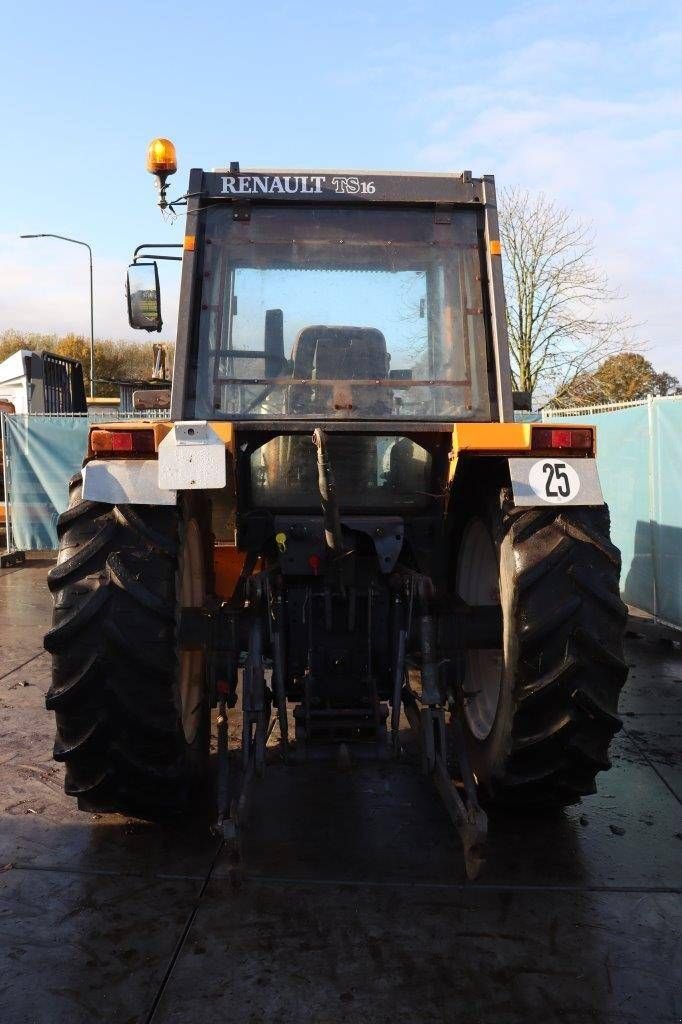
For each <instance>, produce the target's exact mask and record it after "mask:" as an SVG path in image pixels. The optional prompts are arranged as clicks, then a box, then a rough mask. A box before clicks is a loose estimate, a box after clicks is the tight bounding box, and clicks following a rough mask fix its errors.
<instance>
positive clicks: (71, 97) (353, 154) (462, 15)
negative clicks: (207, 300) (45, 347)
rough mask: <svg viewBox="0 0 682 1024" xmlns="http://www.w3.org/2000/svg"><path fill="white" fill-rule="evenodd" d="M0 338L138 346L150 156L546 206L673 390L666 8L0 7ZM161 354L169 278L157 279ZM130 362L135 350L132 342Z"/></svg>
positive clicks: (678, 122)
mask: <svg viewBox="0 0 682 1024" xmlns="http://www.w3.org/2000/svg"><path fill="white" fill-rule="evenodd" d="M0 16H1V19H2V21H1V23H2V43H3V45H2V51H3V57H2V61H1V62H0V100H1V101H2V103H1V107H0V109H1V110H2V130H1V131H0V154H1V159H0V208H1V211H2V212H1V215H0V331H1V330H3V329H5V328H10V327H15V328H19V329H25V330H37V331H41V332H53V331H54V332H58V333H63V332H66V331H75V332H77V333H87V330H88V326H89V299H88V284H87V253H86V252H85V250H82V249H81V248H80V247H78V246H72V245H68V244H65V243H62V242H57V241H54V240H49V239H45V240H33V241H20V240H19V238H18V236H19V234H22V233H28V232H55V233H58V234H64V235H70V236H72V237H75V238H81V239H84V240H86V241H88V242H89V243H90V244H91V245H92V248H93V251H94V262H95V333H96V335H97V336H100V337H115V338H136V339H138V340H139V339H140V334H139V332H133V331H131V330H130V328H129V327H128V324H127V319H126V313H125V300H124V276H125V269H126V266H127V264H128V262H129V260H130V257H131V254H132V251H133V249H134V247H135V246H136V245H137V244H139V243H140V242H155V243H159V242H176V241H180V240H181V239H182V235H183V221H182V218H181V217H179V218H178V219H177V221H176V222H175V223H170V222H168V221H166V220H164V219H163V218H162V217H161V214H160V212H159V210H158V209H157V207H156V205H155V202H156V196H155V192H154V188H153V180H152V178H151V176H150V175H148V174H147V173H146V171H145V166H144V162H145V153H146V148H147V145H148V143H149V141H150V139H152V138H153V137H155V136H158V135H162V136H167V137H169V138H171V139H173V141H174V142H175V143H176V146H177V150H178V157H179V171H178V174H177V175H176V176H175V179H172V183H171V192H175V193H176V194H179V193H181V192H182V191H183V190H184V186H185V183H186V181H187V174H188V172H189V169H190V168H191V167H204V168H207V169H209V168H212V167H218V166H225V165H226V164H228V163H229V162H230V161H231V160H239V161H240V162H241V165H242V166H243V167H248V166H261V167H262V166H268V167H277V166H279V167H310V168H356V169H363V168H366V169H370V170H381V169H402V170H429V171H443V170H462V169H469V170H471V171H473V173H474V174H475V175H479V174H484V173H493V174H495V176H496V181H497V185H498V189H499V188H502V187H504V186H522V187H526V188H529V189H531V190H533V191H542V192H544V193H546V194H547V195H548V196H549V197H551V198H552V199H553V200H554V201H556V202H557V203H558V204H559V205H560V206H563V207H565V208H568V209H570V210H572V211H573V212H574V213H575V215H576V216H577V217H578V218H580V219H581V220H583V221H586V222H588V223H589V224H591V225H592V229H593V233H594V239H595V243H594V257H595V261H596V262H597V263H598V265H599V266H600V267H601V268H602V269H603V270H605V271H606V273H607V274H608V277H609V282H610V284H611V287H612V288H613V289H614V290H615V291H617V292H618V294H619V296H620V298H618V299H617V300H616V301H615V307H616V308H617V309H618V310H619V311H622V312H625V313H627V314H629V315H630V316H631V317H632V319H633V320H634V321H635V322H636V323H637V324H638V327H637V331H636V334H637V337H638V339H639V340H640V341H642V342H645V343H646V344H647V345H648V353H647V354H648V356H649V358H651V360H652V361H653V363H654V365H655V366H656V368H657V369H666V370H668V371H672V372H675V373H677V374H678V375H680V376H682V344H681V341H680V336H681V333H682V332H681V330H680V324H682V287H681V283H682V257H681V255H680V252H681V249H680V240H681V239H682V213H681V210H680V202H681V201H682V200H681V199H680V168H681V167H682V88H681V86H682V5H680V4H679V3H672V2H668V0H660V2H658V3H656V4H653V3H651V2H650V0H648V2H638V0H627V2H626V0H600V2H599V3H594V2H593V0H590V2H585V0H572V2H571V3H567V2H565V0H564V2H560V3H554V2H528V3H521V2H516V3H503V2H494V0H489V2H488V3H486V4H481V5H478V8H477V5H475V4H471V3H467V4H463V3H460V2H458V0H443V2H441V0H434V2H418V0H401V2H396V0H380V2H371V0H366V2H364V3H361V2H357V0H345V2H344V3H341V4H330V3H325V4H316V3H315V2H314V0H305V2H304V3H297V4H292V3H290V2H286V0H280V2H272V0H251V3H249V4H244V3H241V4H240V3H235V2H231V3H217V2H214V0H203V2H202V3H201V4H200V5H192V4H187V3H177V2H176V0H164V2H163V3H159V2H156V0H147V2H145V3H143V4H142V3H139V0H138V2H135V3H131V2H128V0H117V2H116V4H93V3H92V0H90V2H88V3H80V2H70V0H64V2H63V3H62V4H59V5H56V4H54V3H51V2H50V3H47V2H43V0H36V2H34V3H32V4H23V5H19V4H12V5H10V4H9V2H8V0H0ZM161 269H162V272H161V280H162V290H163V308H164V321H165V325H166V329H165V330H164V332H163V337H166V338H169V339H172V338H173V335H174V324H175V319H176V316H177V292H178V271H177V269H176V265H175V264H167V265H165V266H162V268H161ZM143 341H145V342H147V343H148V342H149V336H147V335H145V336H144V338H143Z"/></svg>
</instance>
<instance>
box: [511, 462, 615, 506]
mask: <svg viewBox="0 0 682 1024" xmlns="http://www.w3.org/2000/svg"><path fill="white" fill-rule="evenodd" d="M509 470H510V474H511V481H512V491H513V493H514V504H516V505H603V504H604V498H603V495H602V491H601V486H600V484H599V476H598V474H597V464H596V462H595V461H594V459H562V458H542V459H510V460H509Z"/></svg>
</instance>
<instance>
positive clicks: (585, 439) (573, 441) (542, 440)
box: [532, 427, 592, 451]
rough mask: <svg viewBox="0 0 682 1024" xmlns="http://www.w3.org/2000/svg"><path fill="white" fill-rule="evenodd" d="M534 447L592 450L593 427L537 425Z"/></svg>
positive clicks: (541, 448) (542, 448)
mask: <svg viewBox="0 0 682 1024" xmlns="http://www.w3.org/2000/svg"><path fill="white" fill-rule="evenodd" d="M532 447H533V448H535V449H540V450H546V449H548V448H559V449H561V448H579V449H581V450H582V451H592V428H591V427H580V428H577V429H574V428H573V427H570V428H569V427H535V428H534V430H533V442H532Z"/></svg>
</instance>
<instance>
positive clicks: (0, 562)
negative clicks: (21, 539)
mask: <svg viewBox="0 0 682 1024" xmlns="http://www.w3.org/2000/svg"><path fill="white" fill-rule="evenodd" d="M8 415H9V414H8V413H5V412H0V442H1V443H2V482H3V488H4V491H5V553H4V555H0V568H1V569H6V568H8V567H9V566H11V565H21V563H22V562H25V561H26V555H25V553H24V552H23V551H15V550H14V548H13V545H12V503H11V501H10V500H9V477H10V472H9V459H8V458H7V430H6V429H5V419H6V417H7V416H8Z"/></svg>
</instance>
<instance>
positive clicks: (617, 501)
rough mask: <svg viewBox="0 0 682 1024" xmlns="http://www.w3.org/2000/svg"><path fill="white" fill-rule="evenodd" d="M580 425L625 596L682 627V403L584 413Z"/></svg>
mask: <svg viewBox="0 0 682 1024" xmlns="http://www.w3.org/2000/svg"><path fill="white" fill-rule="evenodd" d="M559 419H560V415H559V414H557V417H556V421H559ZM580 421H581V422H583V423H594V424H595V426H596V427H597V464H598V467H599V478H600V480H601V485H602V490H603V492H604V498H605V499H606V502H607V504H608V506H609V509H610V511H611V537H612V540H613V542H614V544H615V545H616V546H617V547H619V548H620V551H621V555H622V560H623V568H622V572H621V591H622V593H623V598H624V600H625V601H627V603H628V604H631V605H635V606H636V607H637V608H642V609H643V610H644V611H648V612H650V613H651V614H652V615H655V616H656V617H657V618H658V619H660V620H661V621H662V622H667V623H669V624H671V625H673V626H677V627H679V628H681V629H682V398H679V399H678V398H654V399H651V400H650V401H649V402H646V403H644V404H642V405H638V406H634V407H632V408H630V409H614V410H613V411H612V412H601V413H597V414H594V413H589V412H588V413H586V414H584V415H581V416H580ZM553 422H555V421H554V420H553ZM567 422H568V423H569V424H570V422H571V421H570V420H568V421H567ZM573 423H575V419H574V420H573Z"/></svg>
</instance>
